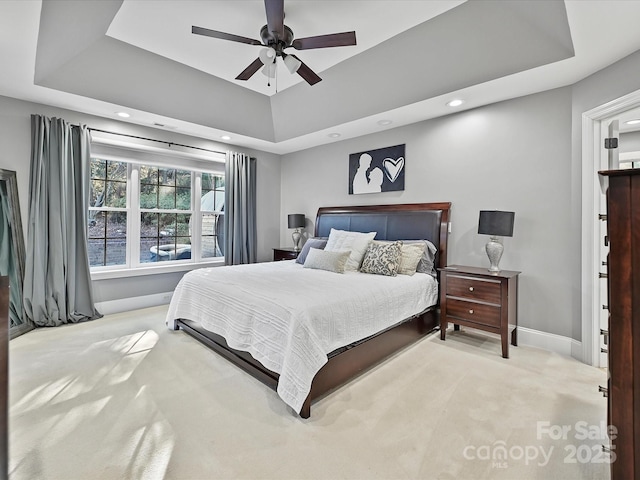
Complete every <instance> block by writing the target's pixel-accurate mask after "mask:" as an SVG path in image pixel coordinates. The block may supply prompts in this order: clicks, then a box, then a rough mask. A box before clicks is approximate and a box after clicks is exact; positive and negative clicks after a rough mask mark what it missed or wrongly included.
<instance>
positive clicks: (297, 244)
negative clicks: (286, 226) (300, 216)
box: [291, 228, 300, 252]
mask: <svg viewBox="0 0 640 480" xmlns="http://www.w3.org/2000/svg"><path fill="white" fill-rule="evenodd" d="M291 238H292V239H293V250H294V251H296V252H297V251H299V250H300V229H298V228H296V229H295V230H294V231H293V233H292V234H291Z"/></svg>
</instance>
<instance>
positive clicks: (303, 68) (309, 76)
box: [291, 55, 322, 85]
mask: <svg viewBox="0 0 640 480" xmlns="http://www.w3.org/2000/svg"><path fill="white" fill-rule="evenodd" d="M291 56H292V57H294V58H296V59H297V60H298V61H299V62H300V67H299V68H298V70H297V72H296V73H297V74H298V75H300V76H301V77H302V78H304V80H305V81H306V82H307V83H308V84H309V85H315V84H316V83H318V82H319V81H321V80H322V79H321V78H320V77H319V76H318V75H317V74H316V72H314V71H313V70H311V69H310V68H309V67H307V65H305V63H304V62H303V61H302V60H300V59H299V58H298V57H296V56H295V55H291Z"/></svg>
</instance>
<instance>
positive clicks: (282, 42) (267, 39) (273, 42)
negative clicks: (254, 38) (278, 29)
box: [260, 25, 293, 57]
mask: <svg viewBox="0 0 640 480" xmlns="http://www.w3.org/2000/svg"><path fill="white" fill-rule="evenodd" d="M260 38H261V39H262V43H263V44H265V45H266V46H267V47H271V48H273V49H274V50H275V51H276V55H277V56H279V57H281V56H282V52H283V50H284V49H285V48H287V47H290V46H291V42H293V30H291V29H290V28H289V27H287V26H286V25H285V26H284V38H278V37H277V36H276V35H274V34H273V33H272V32H270V31H269V27H267V25H265V26H264V27H262V28H261V29H260Z"/></svg>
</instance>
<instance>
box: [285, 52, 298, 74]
mask: <svg viewBox="0 0 640 480" xmlns="http://www.w3.org/2000/svg"><path fill="white" fill-rule="evenodd" d="M284 64H285V65H286V66H287V69H288V70H289V72H290V73H296V72H297V71H298V69H299V68H300V65H302V62H301V61H300V60H298V59H297V58H296V57H294V56H293V55H287V56H286V57H284Z"/></svg>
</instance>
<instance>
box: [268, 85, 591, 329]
mask: <svg viewBox="0 0 640 480" xmlns="http://www.w3.org/2000/svg"><path fill="white" fill-rule="evenodd" d="M571 113H572V110H571V88H569V87H566V88H561V89H556V90H552V91H549V92H544V93H540V94H536V95H531V96H527V97H522V98H518V99H515V100H510V101H506V102H501V103H497V104H493V105H489V106H486V107H482V108H478V109H474V110H469V111H465V112H461V113H458V114H454V115H449V116H447V117H442V118H438V119H434V120H429V121H425V122H420V123H416V124H413V125H409V126H406V127H401V128H397V129H392V130H388V131H385V132H383V133H379V134H375V135H369V136H364V137H359V138H355V139H350V140H345V141H342V142H338V143H334V144H331V145H327V146H321V147H317V148H313V149H309V150H305V151H301V152H296V153H292V154H288V155H285V156H283V158H282V194H281V195H282V214H281V217H282V218H283V220H282V221H281V222H280V225H281V240H282V244H283V245H290V244H291V237H290V231H289V230H288V229H287V228H286V224H285V222H284V217H285V215H286V214H287V213H298V212H299V213H304V214H305V215H306V216H307V219H308V225H307V233H309V232H311V233H312V232H313V221H314V220H315V215H316V211H317V209H318V207H321V206H334V205H360V204H362V205H366V204H386V203H411V202H437V201H451V202H452V204H453V207H452V208H453V209H452V233H451V235H450V243H449V258H448V260H449V263H450V264H452V263H461V264H468V265H480V266H487V267H488V265H489V263H488V259H487V257H486V253H485V252H484V245H485V243H486V242H487V240H488V238H487V237H486V236H484V235H478V234H477V228H478V212H479V210H481V209H498V210H512V211H515V212H516V220H515V232H514V236H513V238H505V239H504V243H505V253H504V255H503V257H502V261H501V263H500V266H501V267H502V268H503V269H507V270H520V271H522V275H521V279H520V308H519V313H520V325H522V326H523V327H529V328H532V329H536V330H541V331H544V332H549V333H554V334H558V335H562V336H567V337H570V336H571V334H572V323H573V320H574V319H578V320H579V311H576V310H575V308H574V306H573V305H572V303H571V302H569V301H567V299H568V298H571V294H572V289H573V288H574V285H575V284H576V281H578V282H579V280H580V270H579V266H575V265H573V266H572V267H571V268H567V265H566V261H565V259H566V258H567V256H569V255H570V253H571V251H572V250H574V249H575V248H576V244H575V233H576V232H574V231H571V230H570V229H569V228H568V226H569V224H570V221H571V208H570V195H571V192H570V191H569V189H568V188H567V186H568V185H570V183H571V174H572V172H571ZM402 143H404V144H406V173H405V190H404V191H403V192H387V193H379V194H366V195H349V194H348V156H349V154H350V153H355V152H360V151H363V150H369V149H374V148H381V147H386V146H391V145H396V144H402ZM578 245H579V243H578Z"/></svg>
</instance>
